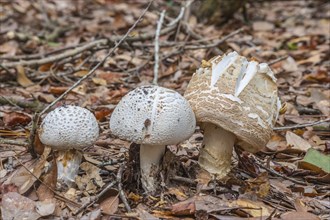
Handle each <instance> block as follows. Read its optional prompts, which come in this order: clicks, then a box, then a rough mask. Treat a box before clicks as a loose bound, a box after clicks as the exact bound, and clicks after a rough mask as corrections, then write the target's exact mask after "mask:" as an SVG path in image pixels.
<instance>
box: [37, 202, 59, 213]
mask: <svg viewBox="0 0 330 220" xmlns="http://www.w3.org/2000/svg"><path fill="white" fill-rule="evenodd" d="M35 205H36V211H37V212H38V213H39V215H41V216H47V215H51V214H53V213H54V211H55V206H56V201H55V199H54V198H52V199H45V200H43V201H37V202H36V203H35Z"/></svg>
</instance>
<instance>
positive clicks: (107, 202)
mask: <svg viewBox="0 0 330 220" xmlns="http://www.w3.org/2000/svg"><path fill="white" fill-rule="evenodd" d="M118 196H119V193H118V191H117V190H115V189H110V190H109V191H108V192H107V193H106V194H105V195H103V196H102V197H101V198H100V200H99V203H100V209H101V211H102V212H103V213H105V214H108V215H111V214H114V213H115V212H117V210H118V205H119V197H118Z"/></svg>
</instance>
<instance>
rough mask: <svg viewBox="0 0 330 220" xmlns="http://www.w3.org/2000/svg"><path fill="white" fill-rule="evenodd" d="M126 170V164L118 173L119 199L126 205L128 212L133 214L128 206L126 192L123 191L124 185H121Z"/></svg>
mask: <svg viewBox="0 0 330 220" xmlns="http://www.w3.org/2000/svg"><path fill="white" fill-rule="evenodd" d="M124 168H125V164H122V165H121V166H120V167H119V169H118V173H117V182H118V191H119V197H120V199H121V201H122V202H123V203H124V205H125V208H126V210H127V212H131V211H132V209H131V207H130V206H129V204H128V201H127V198H126V196H125V192H124V190H123V184H122V183H121V177H122V175H123V171H124Z"/></svg>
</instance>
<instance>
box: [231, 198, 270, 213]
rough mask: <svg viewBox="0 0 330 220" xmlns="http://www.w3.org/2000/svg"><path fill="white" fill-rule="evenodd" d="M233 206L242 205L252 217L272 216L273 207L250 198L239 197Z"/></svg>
mask: <svg viewBox="0 0 330 220" xmlns="http://www.w3.org/2000/svg"><path fill="white" fill-rule="evenodd" d="M230 205H231V206H238V207H241V209H242V210H244V211H245V212H247V213H249V214H250V215H251V216H252V217H262V216H270V213H271V211H272V210H271V208H270V207H269V206H266V205H265V204H264V203H262V202H258V201H252V200H249V199H238V200H235V201H233V202H232V203H231V204H230Z"/></svg>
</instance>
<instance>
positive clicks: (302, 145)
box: [285, 131, 312, 152]
mask: <svg viewBox="0 0 330 220" xmlns="http://www.w3.org/2000/svg"><path fill="white" fill-rule="evenodd" d="M285 137H286V141H287V144H288V145H289V146H292V149H295V150H301V151H303V152H306V151H307V150H308V149H309V148H311V147H312V146H311V144H310V143H309V142H308V141H306V140H305V139H303V138H301V137H299V136H298V135H296V134H295V133H293V132H291V131H287V132H286V136H285Z"/></svg>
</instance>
